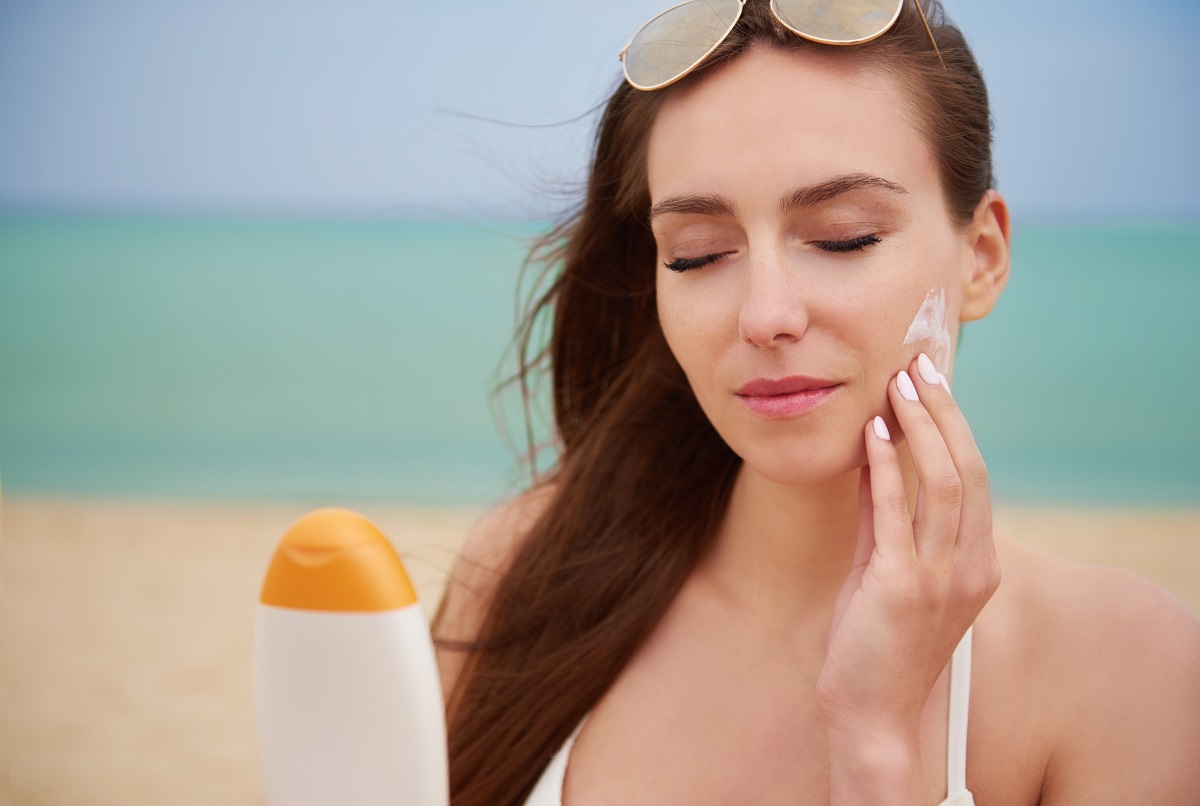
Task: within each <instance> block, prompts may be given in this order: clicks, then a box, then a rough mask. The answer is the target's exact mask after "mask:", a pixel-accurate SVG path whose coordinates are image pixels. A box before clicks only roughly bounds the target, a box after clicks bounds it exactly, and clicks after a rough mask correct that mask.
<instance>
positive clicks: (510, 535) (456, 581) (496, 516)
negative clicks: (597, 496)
mask: <svg viewBox="0 0 1200 806" xmlns="http://www.w3.org/2000/svg"><path fill="white" fill-rule="evenodd" d="M553 494H554V493H553V488H552V487H549V486H546V487H538V488H536V489H533V490H530V491H528V492H525V493H523V494H521V495H519V496H517V497H516V498H513V499H511V500H509V501H506V502H504V503H502V504H500V505H498V506H496V507H495V508H493V509H492V510H490V511H489V512H488V513H487V514H486V515H484V516H483V517H482V518H481V519H480V520H479V521H478V522H477V523H476V524H475V526H474V527H473V528H472V529H471V533H470V534H469V535H468V536H467V540H466V542H465V543H464V544H463V548H462V551H461V552H460V553H459V555H458V561H457V562H456V563H455V566H454V571H453V572H452V573H451V574H450V579H449V581H448V582H447V584H446V591H445V593H444V594H443V595H442V601H441V605H440V606H439V608H438V614H437V617H436V618H435V620H434V623H435V631H436V632H437V633H438V634H439V637H441V636H444V637H446V638H449V639H451V640H457V641H469V640H471V639H472V638H474V637H475V634H476V633H477V631H478V628H479V622H481V621H482V618H483V615H484V614H485V613H486V610H487V606H488V604H489V603H490V601H491V598H492V594H493V593H494V592H495V589H496V586H497V584H498V583H499V581H500V580H501V579H502V578H503V576H504V574H505V573H506V572H507V571H508V568H509V567H510V566H511V565H512V561H513V559H514V558H515V557H516V555H517V552H518V551H520V549H521V546H523V545H524V542H525V538H526V536H527V535H528V534H529V531H530V530H531V529H532V528H533V525H534V524H535V523H537V520H538V518H539V517H541V514H542V513H543V512H544V511H545V509H546V507H547V506H548V505H549V503H550V501H551V499H552V498H553Z"/></svg>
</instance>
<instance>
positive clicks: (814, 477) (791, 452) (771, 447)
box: [730, 433, 867, 487]
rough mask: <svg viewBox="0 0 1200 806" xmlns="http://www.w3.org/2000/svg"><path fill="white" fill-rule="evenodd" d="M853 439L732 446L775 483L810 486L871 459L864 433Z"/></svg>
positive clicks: (778, 441) (780, 441) (851, 469)
mask: <svg viewBox="0 0 1200 806" xmlns="http://www.w3.org/2000/svg"><path fill="white" fill-rule="evenodd" d="M854 437H855V438H854V439H852V440H844V441H843V440H838V442H837V443H836V444H835V443H833V442H832V441H831V440H826V441H825V442H824V444H818V445H814V444H813V441H812V440H811V439H804V440H800V439H792V440H787V439H784V440H774V441H772V442H771V443H765V442H755V443H754V444H745V445H736V444H732V445H731V446H730V447H732V448H733V451H734V452H735V453H737V454H738V456H740V457H742V461H744V462H745V463H746V465H747V466H749V467H750V468H752V469H753V470H754V472H756V473H757V474H758V475H760V476H762V477H763V478H765V479H767V480H768V481H770V482H772V483H774V484H780V485H784V486H787V487H809V486H813V485H819V484H823V483H825V482H828V481H830V480H831V479H835V478H837V477H839V476H844V475H845V474H847V473H849V472H851V471H856V470H858V469H859V468H860V467H862V466H863V465H865V464H866V463H867V451H866V448H865V447H864V446H863V444H862V440H861V438H860V435H858V434H857V433H855V434H854Z"/></svg>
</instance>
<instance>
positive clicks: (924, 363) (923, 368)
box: [917, 353, 941, 384]
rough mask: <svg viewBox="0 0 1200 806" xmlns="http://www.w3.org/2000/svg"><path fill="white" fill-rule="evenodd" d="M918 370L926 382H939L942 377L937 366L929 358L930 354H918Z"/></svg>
mask: <svg viewBox="0 0 1200 806" xmlns="http://www.w3.org/2000/svg"><path fill="white" fill-rule="evenodd" d="M917 372H919V373H920V374H921V380H923V381H925V383H930V384H932V383H938V382H939V381H940V380H941V379H940V378H939V377H938V371H937V367H935V366H934V365H933V362H932V361H930V360H929V356H927V355H925V353H921V354H920V355H919V356H917Z"/></svg>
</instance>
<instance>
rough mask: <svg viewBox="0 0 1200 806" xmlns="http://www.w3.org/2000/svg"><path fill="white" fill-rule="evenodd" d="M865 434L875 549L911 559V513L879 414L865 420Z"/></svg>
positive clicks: (896, 459) (884, 554)
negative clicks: (869, 419) (867, 420)
mask: <svg viewBox="0 0 1200 806" xmlns="http://www.w3.org/2000/svg"><path fill="white" fill-rule="evenodd" d="M865 436H866V444H867V467H868V468H869V475H868V479H869V480H870V495H871V526H872V530H871V531H872V534H873V540H874V541H875V550H876V552H877V553H879V554H880V556H882V557H885V558H891V559H905V560H907V559H911V558H913V557H915V556H916V548H915V546H914V544H913V529H912V514H911V513H910V512H909V509H908V496H907V495H906V494H905V491H904V476H903V474H902V473H901V472H900V457H899V455H898V454H897V453H896V446H895V445H893V444H892V440H891V435H890V434H888V430H887V425H885V424H884V422H883V418H882V417H876V418H874V419H873V420H871V421H869V422H868V423H867V425H866V428H865ZM860 494H861V487H860Z"/></svg>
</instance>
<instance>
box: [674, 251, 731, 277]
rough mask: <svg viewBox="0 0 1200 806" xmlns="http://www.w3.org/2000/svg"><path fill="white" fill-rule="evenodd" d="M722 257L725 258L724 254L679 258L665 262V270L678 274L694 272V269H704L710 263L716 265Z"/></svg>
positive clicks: (716, 253)
mask: <svg viewBox="0 0 1200 806" xmlns="http://www.w3.org/2000/svg"><path fill="white" fill-rule="evenodd" d="M722 257H724V254H723V253H721V252H715V253H713V254H711V255H703V256H701V257H677V258H675V259H674V260H666V261H663V268H667V269H670V270H671V271H676V272H684V271H692V270H693V269H700V268H703V267H704V266H707V265H709V264H710V263H716V262H717V261H718V260H720V259H721V258H722Z"/></svg>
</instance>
